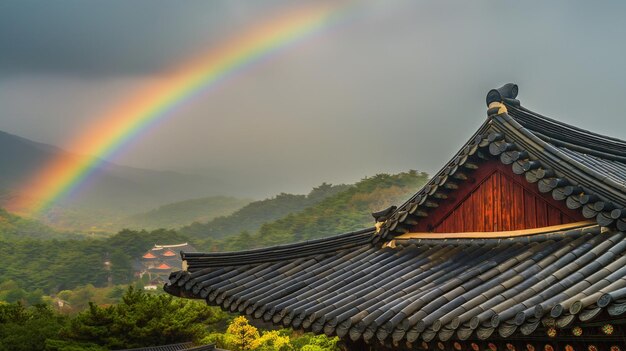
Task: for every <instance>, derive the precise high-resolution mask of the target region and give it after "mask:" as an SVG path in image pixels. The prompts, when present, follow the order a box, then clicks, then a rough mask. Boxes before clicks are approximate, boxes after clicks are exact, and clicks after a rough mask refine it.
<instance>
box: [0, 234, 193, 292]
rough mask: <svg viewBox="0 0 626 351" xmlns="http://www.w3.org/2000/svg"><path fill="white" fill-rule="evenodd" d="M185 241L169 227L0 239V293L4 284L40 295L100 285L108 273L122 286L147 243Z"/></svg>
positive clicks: (103, 282)
mask: <svg viewBox="0 0 626 351" xmlns="http://www.w3.org/2000/svg"><path fill="white" fill-rule="evenodd" d="M186 241H187V238H186V237H184V236H182V235H180V234H178V233H176V232H174V231H168V230H156V231H152V232H148V231H131V230H124V231H121V232H120V233H118V234H116V235H114V236H112V237H110V238H107V239H84V240H32V239H27V240H0V252H2V265H0V295H2V293H3V287H6V286H9V287H18V288H19V289H23V290H24V291H26V292H31V291H34V290H39V291H41V292H43V293H53V292H57V291H60V290H66V289H74V288H76V287H78V286H83V285H87V284H92V285H94V286H105V285H107V284H108V277H109V276H111V278H112V282H113V283H115V284H126V283H129V282H131V281H132V279H133V271H132V262H133V261H134V260H135V259H136V258H137V257H139V256H140V255H141V254H142V253H144V252H145V251H146V250H147V249H149V248H150V247H152V245H154V244H155V243H181V242H186ZM107 260H108V261H109V262H110V263H111V270H110V271H108V272H107V270H105V264H104V262H105V261H107ZM17 291H18V292H19V290H17ZM14 293H17V292H14Z"/></svg>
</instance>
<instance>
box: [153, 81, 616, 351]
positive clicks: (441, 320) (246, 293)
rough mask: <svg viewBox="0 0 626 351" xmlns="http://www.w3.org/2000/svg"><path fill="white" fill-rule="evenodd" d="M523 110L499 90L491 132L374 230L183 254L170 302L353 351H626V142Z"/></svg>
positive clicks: (487, 125) (380, 216)
mask: <svg viewBox="0 0 626 351" xmlns="http://www.w3.org/2000/svg"><path fill="white" fill-rule="evenodd" d="M516 97H517V86H516V85H514V84H507V85H505V86H503V87H502V88H500V89H494V90H491V91H490V92H489V93H488V95H487V105H488V113H487V114H488V118H487V120H486V121H485V122H484V123H483V125H482V126H481V127H480V128H478V130H477V131H476V132H475V133H474V134H473V135H472V136H471V137H470V138H469V140H467V142H465V143H464V144H463V146H462V147H461V148H460V150H459V151H458V152H457V153H456V155H455V156H454V157H453V158H452V160H450V161H449V162H447V163H446V164H445V165H444V166H443V168H442V169H441V170H440V171H439V172H438V173H437V174H436V175H435V176H434V177H433V178H432V179H431V180H430V182H429V183H428V184H426V185H425V186H424V187H423V188H422V189H421V190H420V191H418V192H417V193H416V194H414V195H412V196H410V198H409V200H408V201H406V202H405V203H404V204H402V205H400V206H399V207H395V206H392V207H390V208H388V209H386V210H383V211H380V212H377V213H374V214H373V215H374V218H375V220H376V224H375V226H374V227H372V228H367V229H363V230H360V231H355V232H351V233H345V234H341V235H337V236H333V237H329V238H324V239H319V240H312V241H307V242H302V243H296V244H289V245H281V246H274V247H269V248H264V249H254V250H248V251H241V252H232V253H187V252H183V254H182V258H183V260H184V261H185V262H186V265H185V266H186V269H184V270H182V271H179V272H174V273H172V274H171V276H170V282H169V283H168V284H167V285H166V286H165V290H166V291H167V292H169V293H170V294H173V295H176V296H181V297H188V298H197V299H204V300H206V301H207V302H208V303H209V304H211V305H219V306H221V307H222V308H223V309H225V310H228V311H233V312H240V313H243V314H246V315H248V316H249V317H251V318H255V319H261V320H264V321H267V322H272V323H273V324H275V325H276V326H279V327H282V326H285V327H291V328H294V329H301V330H306V331H312V332H314V333H325V334H327V335H337V336H339V337H340V338H342V339H343V341H344V342H345V344H346V346H347V347H348V348H349V349H351V350H366V349H370V350H387V349H417V350H475V351H478V350H503V351H504V350H518V351H519V350H527V351H534V350H545V351H551V350H566V351H573V350H576V351H595V350H607V351H608V350H611V351H618V350H624V349H625V346H624V345H626V333H625V327H626V314H625V313H626V234H625V232H626V209H625V206H626V142H624V141H622V140H618V139H615V138H610V137H607V136H602V135H599V134H595V133H592V132H589V131H585V130H582V129H580V128H577V127H574V126H571V125H568V124H565V123H562V122H559V121H556V120H553V119H550V118H547V117H544V116H542V115H540V114H538V113H535V112H532V111H530V110H528V109H526V108H524V107H522V106H521V105H520V102H519V101H518V100H516ZM590 118H591V117H590ZM592 118H602V115H601V114H600V113H599V115H598V116H593V117H592ZM388 127H389V128H394V127H395V126H388ZM616 127H619V128H620V130H622V131H623V130H624V128H625V127H626V122H624V123H622V125H621V126H616ZM400 128H401V127H400ZM441 140H442V142H447V143H455V144H456V143H459V144H460V142H459V141H458V140H449V139H448V138H446V136H442V138H441ZM377 142H381V140H377ZM383 142H384V140H383Z"/></svg>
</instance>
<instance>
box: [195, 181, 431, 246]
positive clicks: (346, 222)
mask: <svg viewBox="0 0 626 351" xmlns="http://www.w3.org/2000/svg"><path fill="white" fill-rule="evenodd" d="M427 180H428V175H427V174H426V173H420V172H417V171H409V172H404V173H399V174H395V175H388V174H378V175H376V176H374V177H369V178H365V179H363V180H361V181H360V182H358V183H356V184H355V185H353V186H350V187H348V188H347V189H345V190H344V191H341V192H338V193H336V194H335V195H333V196H329V197H327V198H325V199H324V200H322V201H319V202H318V203H317V204H315V205H312V206H309V207H307V208H303V209H302V210H301V211H298V212H295V211H293V212H291V213H290V214H288V215H286V216H284V217H283V218H280V219H277V220H275V221H272V222H267V223H265V224H263V225H262V226H261V227H260V228H259V229H258V230H257V231H252V230H247V231H243V232H241V233H239V234H238V235H236V236H233V237H229V238H225V240H221V241H219V240H214V239H213V237H211V238H210V239H208V240H204V241H203V242H202V244H201V245H200V247H201V248H203V249H205V250H240V249H246V248H252V247H262V246H269V245H275V244H282V243H288V242H294V241H301V240H308V239H314V238H320V237H324V236H330V235H335V234H339V233H343V232H348V231H352V230H357V229H363V228H366V227H369V226H372V225H373V224H374V222H373V218H372V216H371V215H370V213H371V212H374V211H378V210H381V209H383V208H386V207H388V206H390V205H394V204H395V205H397V204H400V203H402V202H403V201H404V200H406V199H407V198H408V197H409V196H411V195H413V194H414V193H415V192H416V191H418V190H419V189H420V188H421V187H422V186H423V185H424V184H425V183H426V181H427ZM208 225H210V223H209V224H207V226H208Z"/></svg>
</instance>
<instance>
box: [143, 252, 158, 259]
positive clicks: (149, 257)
mask: <svg viewBox="0 0 626 351" xmlns="http://www.w3.org/2000/svg"><path fill="white" fill-rule="evenodd" d="M141 257H143V258H145V259H153V258H156V256H155V255H153V254H151V253H150V252H148V253H147V254H145V255H143V256H141Z"/></svg>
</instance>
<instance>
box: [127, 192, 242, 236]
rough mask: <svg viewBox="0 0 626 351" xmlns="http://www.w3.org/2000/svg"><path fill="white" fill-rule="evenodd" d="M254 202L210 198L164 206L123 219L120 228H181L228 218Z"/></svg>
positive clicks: (216, 197) (219, 197) (225, 197)
mask: <svg viewBox="0 0 626 351" xmlns="http://www.w3.org/2000/svg"><path fill="white" fill-rule="evenodd" d="M251 201H252V200H249V199H238V198H235V197H228V196H210V197H204V198H200V199H192V200H186V201H180V202H174V203H171V204H167V205H163V206H161V207H159V208H156V209H154V210H151V211H148V212H145V213H140V214H136V215H133V216H130V217H128V218H125V219H122V220H121V221H120V224H119V225H118V227H124V228H131V229H139V228H141V229H157V228H168V229H173V228H180V227H182V226H184V225H188V224H190V223H194V222H207V221H210V220H212V219H214V218H216V217H220V216H228V215H230V214H232V213H233V212H235V211H236V210H238V209H240V208H242V207H243V206H245V205H247V204H249V203H250V202H251Z"/></svg>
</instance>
